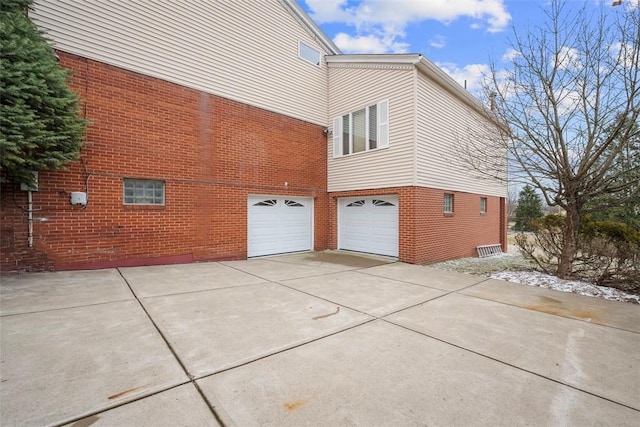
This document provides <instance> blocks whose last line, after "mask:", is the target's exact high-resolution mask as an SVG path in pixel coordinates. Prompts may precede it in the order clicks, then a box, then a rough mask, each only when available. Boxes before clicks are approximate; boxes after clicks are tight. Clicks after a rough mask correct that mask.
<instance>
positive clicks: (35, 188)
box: [20, 171, 38, 191]
mask: <svg viewBox="0 0 640 427" xmlns="http://www.w3.org/2000/svg"><path fill="white" fill-rule="evenodd" d="M31 173H32V174H33V184H31V185H29V184H25V183H24V182H23V183H21V184H20V190H22V191H38V171H31Z"/></svg>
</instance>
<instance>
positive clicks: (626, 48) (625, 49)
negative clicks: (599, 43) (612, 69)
mask: <svg viewBox="0 0 640 427" xmlns="http://www.w3.org/2000/svg"><path fill="white" fill-rule="evenodd" d="M637 49H638V48H637V47H636V48H635V49H634V47H633V46H631V45H629V44H623V43H620V42H617V43H614V44H613V45H611V46H609V52H610V54H611V57H612V58H613V60H614V61H616V62H618V63H619V64H620V65H623V66H624V67H625V68H628V69H631V68H632V67H633V66H636V67H637V64H635V60H634V58H635V56H636V55H635V54H636V51H637Z"/></svg>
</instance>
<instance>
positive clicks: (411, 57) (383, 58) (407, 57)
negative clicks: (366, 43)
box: [325, 53, 422, 65]
mask: <svg viewBox="0 0 640 427" xmlns="http://www.w3.org/2000/svg"><path fill="white" fill-rule="evenodd" d="M420 58H422V55H420V54H419V53H400V54H351V55H335V56H327V57H326V58H325V59H326V61H327V63H328V64H411V65H416V64H418V63H419V62H420Z"/></svg>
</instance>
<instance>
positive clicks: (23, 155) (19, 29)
mask: <svg viewBox="0 0 640 427" xmlns="http://www.w3.org/2000/svg"><path fill="white" fill-rule="evenodd" d="M32 2H33V0H2V1H0V171H1V174H0V177H1V178H0V179H2V180H3V181H4V180H7V179H8V180H12V181H14V182H24V183H31V182H32V180H33V175H32V174H31V173H30V171H31V170H46V169H60V168H62V167H63V166H64V164H65V163H67V162H69V161H71V160H74V159H76V158H77V157H78V156H79V154H80V147H81V146H82V142H83V134H84V131H85V128H86V120H83V119H81V118H80V116H79V111H80V110H79V101H78V97H77V96H76V94H75V93H74V92H73V91H71V89H70V88H69V87H68V86H67V83H68V78H69V73H68V71H66V70H64V69H63V68H62V67H61V66H60V65H59V64H58V61H57V58H56V56H55V53H54V51H53V49H52V47H51V46H50V44H49V42H48V41H47V40H46V39H45V37H44V35H43V34H42V32H41V31H40V30H38V28H37V27H36V26H35V24H34V23H33V22H31V20H30V19H29V17H28V14H27V12H28V8H29V7H30V6H31V4H32Z"/></svg>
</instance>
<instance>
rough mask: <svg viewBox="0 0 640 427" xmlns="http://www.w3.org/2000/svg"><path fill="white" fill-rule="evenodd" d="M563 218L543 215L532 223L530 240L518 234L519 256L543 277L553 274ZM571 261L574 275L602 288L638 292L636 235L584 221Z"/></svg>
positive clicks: (638, 238)
mask: <svg viewBox="0 0 640 427" xmlns="http://www.w3.org/2000/svg"><path fill="white" fill-rule="evenodd" d="M564 225H565V218H564V217H563V216H561V215H547V216H545V217H543V218H540V219H538V220H536V221H533V222H532V231H533V233H532V234H533V237H531V236H530V235H527V234H524V233H520V234H519V235H517V236H516V243H517V244H518V246H519V248H520V252H521V253H522V254H523V256H525V257H526V258H528V259H531V260H533V261H534V262H535V263H536V264H537V265H538V266H539V267H540V269H542V270H543V271H544V272H546V273H550V274H554V273H555V271H556V269H557V265H558V258H559V257H560V254H561V253H562V248H563V244H564ZM578 249H579V250H578V253H577V255H576V258H575V259H574V260H573V267H574V270H573V271H574V274H575V275H576V276H577V277H580V278H586V279H589V280H590V281H592V282H594V283H596V284H599V285H604V286H610V287H614V288H618V289H622V290H625V291H633V292H640V232H638V231H637V230H636V229H635V228H633V227H631V226H629V225H626V224H623V223H619V222H612V221H592V220H591V218H589V217H585V218H583V221H582V226H581V229H580V239H579V248H578Z"/></svg>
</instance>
